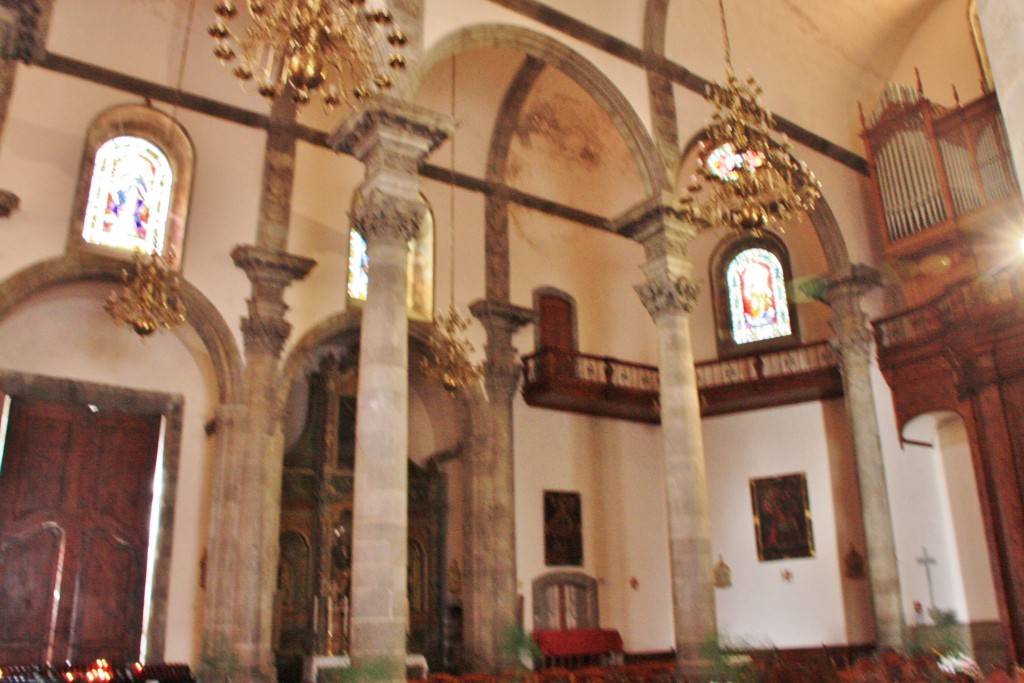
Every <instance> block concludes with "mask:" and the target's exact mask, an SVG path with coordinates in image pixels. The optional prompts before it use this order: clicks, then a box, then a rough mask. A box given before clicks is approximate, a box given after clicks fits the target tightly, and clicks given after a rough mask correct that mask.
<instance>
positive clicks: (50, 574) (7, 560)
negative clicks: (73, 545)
mask: <svg viewBox="0 0 1024 683" xmlns="http://www.w3.org/2000/svg"><path fill="white" fill-rule="evenodd" d="M63 557H64V534H63V532H62V531H61V530H60V529H59V528H58V527H57V526H56V525H53V524H48V525H45V526H42V527H39V528H36V529H34V530H32V531H29V532H28V533H25V534H21V535H19V536H10V537H8V538H6V539H5V540H4V541H3V543H0V615H2V616H0V653H5V654H4V656H3V659H2V661H8V662H39V661H44V660H46V659H48V658H49V654H48V653H49V652H50V647H51V645H52V643H51V634H52V632H53V620H54V616H55V615H54V606H55V605H54V593H55V590H56V588H57V587H58V586H59V585H60V579H61V572H62V568H63ZM40 587H41V588H42V590H40Z"/></svg>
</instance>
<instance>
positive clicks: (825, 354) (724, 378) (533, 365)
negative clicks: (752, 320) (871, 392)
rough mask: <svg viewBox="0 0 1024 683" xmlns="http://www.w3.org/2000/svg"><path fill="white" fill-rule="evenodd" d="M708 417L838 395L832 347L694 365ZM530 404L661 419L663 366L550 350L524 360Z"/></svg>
mask: <svg viewBox="0 0 1024 683" xmlns="http://www.w3.org/2000/svg"><path fill="white" fill-rule="evenodd" d="M696 372H697V388H698V391H699V394H700V400H701V413H702V414H703V415H719V414H723V413H730V412H737V411H741V410H752V409H755V408H765V407H769V406H776V405H786V404H789V403H797V402H800V401H811V400H819V399H824V398H832V397H836V396H841V395H842V392H843V389H842V379H841V377H840V375H839V369H838V363H837V361H836V357H835V355H834V354H833V353H832V349H831V348H830V346H829V345H828V343H827V342H819V343H816V344H809V345H807V346H800V347H796V348H792V349H785V350H782V351H771V352H767V353H761V354H751V355H749V356H743V357H740V358H730V359H727V360H715V361H706V362H702V363H697V364H696ZM523 373H524V380H525V381H524V384H523V396H524V398H525V399H526V402H527V404H529V405H533V406H540V407H546V408H555V409H558V410H568V411H572V412H578V413H585V414H589V415H601V416H605V417H618V418H623V419H628V420H636V421H640V422H651V423H656V422H659V421H660V415H659V411H658V391H659V382H658V369H657V368H656V367H653V366H650V365H641V364H639V363H630V362H627V361H622V360H618V359H616V358H610V357H607V356H595V355H590V354H585V353H576V352H571V351H559V350H554V349H546V350H543V351H540V352H538V353H535V354H532V355H529V356H526V357H524V358H523Z"/></svg>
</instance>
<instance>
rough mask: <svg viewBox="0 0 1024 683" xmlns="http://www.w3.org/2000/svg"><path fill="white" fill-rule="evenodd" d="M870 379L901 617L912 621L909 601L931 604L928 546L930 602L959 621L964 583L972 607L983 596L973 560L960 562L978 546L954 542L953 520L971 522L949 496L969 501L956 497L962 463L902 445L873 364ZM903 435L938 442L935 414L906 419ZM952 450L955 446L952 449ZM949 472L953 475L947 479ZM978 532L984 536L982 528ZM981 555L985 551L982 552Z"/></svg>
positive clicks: (888, 398)
mask: <svg viewBox="0 0 1024 683" xmlns="http://www.w3.org/2000/svg"><path fill="white" fill-rule="evenodd" d="M872 384H873V387H874V392H875V406H876V410H877V414H878V427H879V437H880V439H881V445H882V453H883V457H884V460H885V476H886V483H887V485H888V489H889V505H890V507H891V510H892V519H893V533H894V535H895V539H896V559H897V564H898V565H899V576H900V589H901V592H902V597H903V610H904V617H905V619H906V620H907V623H908V624H913V623H914V621H915V618H914V608H913V603H914V601H919V602H920V603H921V604H922V606H923V607H924V609H925V611H927V610H928V608H929V607H930V606H931V598H930V596H929V590H928V577H927V574H926V573H925V570H924V565H923V564H921V563H919V562H918V558H921V557H923V551H922V549H923V548H927V549H928V555H929V556H930V557H934V558H935V559H936V564H934V565H931V567H932V569H931V574H932V586H933V589H932V593H933V594H934V596H935V598H934V600H935V606H936V607H938V608H940V609H944V610H950V609H952V610H955V611H956V613H957V617H958V618H959V619H960V620H961V621H964V620H965V619H967V618H968V616H969V615H970V612H969V610H968V606H967V597H966V593H965V585H971V586H973V588H972V594H973V595H974V597H972V602H974V603H975V604H977V605H978V609H976V610H975V611H977V612H978V613H979V614H984V613H986V612H985V607H984V606H983V605H984V604H985V603H984V600H983V598H980V597H979V596H978V594H977V591H982V592H983V591H984V589H983V588H981V586H983V585H984V577H979V576H978V575H977V573H976V572H977V569H978V567H977V563H975V562H966V563H964V558H963V556H962V553H963V552H964V550H966V551H967V552H977V550H978V545H977V542H976V541H975V542H974V544H968V545H967V546H965V548H964V550H959V551H958V547H957V535H956V529H955V525H956V524H957V523H959V524H961V525H962V526H963V525H966V527H967V528H971V525H972V521H971V520H970V511H969V509H968V511H967V513H966V514H965V513H964V512H962V511H958V512H957V513H956V514H954V508H953V507H951V502H950V501H951V492H953V491H954V489H958V490H959V492H958V493H956V494H955V497H956V499H957V500H958V503H957V507H958V509H959V510H962V509H963V508H964V507H966V506H968V505H969V501H967V500H965V499H962V498H960V496H966V495H968V494H967V493H966V492H963V491H962V489H963V488H965V487H963V486H962V482H963V479H962V478H961V477H963V476H965V475H966V473H967V472H966V471H965V470H964V469H963V463H955V466H950V465H944V462H943V460H944V459H945V458H944V455H943V453H942V451H941V450H939V449H936V448H930V447H926V446H921V445H913V444H909V443H908V444H905V445H902V446H901V444H900V437H899V433H898V432H897V429H896V415H895V409H894V407H893V403H892V394H891V393H890V392H889V388H888V385H887V384H886V383H885V379H884V378H883V377H882V375H881V373H880V372H879V371H878V370H877V367H874V368H873V372H872ZM904 436H905V437H906V438H907V439H910V440H913V441H917V442H921V443H925V444H930V445H933V446H934V445H936V444H938V436H937V434H936V430H935V418H934V417H933V416H928V415H924V416H920V417H918V418H916V419H914V420H911V422H910V423H909V424H908V425H907V426H906V427H905V433H904ZM956 452H957V449H956V448H955V447H954V448H953V453H956ZM951 465H954V463H951ZM949 474H952V475H954V476H955V477H957V478H956V479H949V480H947V475H949ZM971 481H972V482H973V478H972V479H971ZM974 495H975V497H976V494H974ZM979 514H980V513H979ZM955 520H960V521H955ZM973 531H974V532H975V533H978V532H979V531H980V529H978V528H977V527H974V528H973ZM981 538H982V539H983V538H984V533H983V532H981ZM984 556H985V558H987V557H988V555H987V552H986V553H985V555H984ZM964 571H969V572H970V573H971V576H970V577H965V576H964ZM971 618H974V617H973V616H972V617H971ZM979 618H983V617H979ZM926 621H930V619H926Z"/></svg>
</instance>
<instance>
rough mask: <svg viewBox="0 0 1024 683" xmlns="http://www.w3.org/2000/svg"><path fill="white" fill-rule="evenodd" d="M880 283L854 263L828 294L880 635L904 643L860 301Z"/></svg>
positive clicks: (883, 642)
mask: <svg viewBox="0 0 1024 683" xmlns="http://www.w3.org/2000/svg"><path fill="white" fill-rule="evenodd" d="M876 286H878V273H877V272H875V271H874V270H872V269H870V268H868V267H866V266H850V267H849V268H848V269H847V270H846V271H845V272H842V273H836V274H833V275H832V276H831V277H830V278H829V284H828V288H827V290H826V293H825V299H826V301H827V303H828V304H829V306H831V307H832V311H833V316H832V322H831V325H832V329H833V331H834V332H835V337H834V338H833V339H832V348H833V350H834V351H835V353H836V356H837V357H838V358H839V368H840V370H841V371H842V375H843V390H844V392H845V404H846V415H847V419H848V420H849V423H850V429H851V430H852V432H853V449H854V454H855V457H856V459H857V479H858V483H859V488H860V500H861V509H862V514H863V516H864V534H865V542H866V546H867V547H866V550H867V563H868V580H869V582H870V584H871V601H872V605H873V606H874V611H875V634H876V639H877V643H878V646H879V647H893V648H901V647H902V646H903V643H904V631H905V627H904V622H903V606H902V600H901V597H900V577H899V566H898V565H897V563H896V540H895V536H894V534H893V527H892V514H891V512H890V509H889V492H888V487H887V486H886V482H885V462H884V460H883V459H882V445H881V441H880V440H879V437H878V417H877V413H876V411H875V397H874V393H873V392H872V388H871V353H872V348H873V347H872V337H871V330H870V329H869V326H868V325H869V323H868V320H867V317H866V316H865V315H864V312H863V311H862V310H861V307H860V301H861V297H862V296H863V295H864V293H866V292H867V291H869V290H870V289H871V288H873V287H876Z"/></svg>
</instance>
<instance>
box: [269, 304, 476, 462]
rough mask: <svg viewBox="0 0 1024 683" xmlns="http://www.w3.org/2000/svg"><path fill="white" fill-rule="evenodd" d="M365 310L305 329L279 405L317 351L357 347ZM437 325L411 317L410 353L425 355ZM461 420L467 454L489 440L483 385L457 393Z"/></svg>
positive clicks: (289, 362)
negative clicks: (485, 432)
mask: <svg viewBox="0 0 1024 683" xmlns="http://www.w3.org/2000/svg"><path fill="white" fill-rule="evenodd" d="M361 323H362V311H360V310H358V309H356V310H348V311H343V312H341V313H337V314H335V315H332V316H330V317H328V318H326V319H324V320H322V321H321V322H319V323H317V324H316V325H314V326H313V327H312V328H310V329H309V330H307V331H306V333H305V334H303V335H302V337H301V338H299V339H298V341H297V342H296V343H295V345H294V346H292V348H291V349H290V350H289V351H288V354H287V356H286V358H285V361H284V363H283V364H282V371H281V377H282V379H283V381H282V382H281V386H280V387H279V388H278V392H277V401H278V405H279V406H280V407H282V408H283V407H285V406H286V405H287V404H288V398H289V395H290V393H291V390H292V386H293V385H294V384H295V382H296V381H299V380H301V379H302V375H303V374H304V373H306V372H309V371H311V370H313V369H314V368H315V366H316V362H317V359H318V356H317V353H318V351H320V349H322V348H324V347H326V346H335V345H338V344H340V345H344V346H350V347H355V346H358V344H359V334H360V326H361ZM436 336H437V333H436V331H435V330H434V326H433V325H431V324H429V323H424V322H419V321H415V320H412V321H409V357H410V359H412V358H418V357H422V356H423V355H424V354H425V353H426V350H427V349H428V348H429V342H430V340H431V339H433V338H436ZM456 399H457V400H456V405H457V406H458V411H459V415H458V418H459V423H460V425H461V426H462V427H463V430H462V434H463V443H462V444H460V446H459V448H458V450H459V451H460V452H461V453H462V454H466V453H467V452H469V451H470V450H471V449H473V448H483V446H484V444H485V443H486V439H485V438H484V435H482V434H480V433H479V431H480V430H481V429H482V428H483V426H484V424H485V422H486V421H484V420H481V419H479V418H480V416H481V415H483V414H484V411H485V409H486V406H487V399H486V397H485V396H484V393H483V387H482V386H473V387H466V388H463V389H462V390H461V391H460V392H459V393H458V395H457V396H456Z"/></svg>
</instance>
